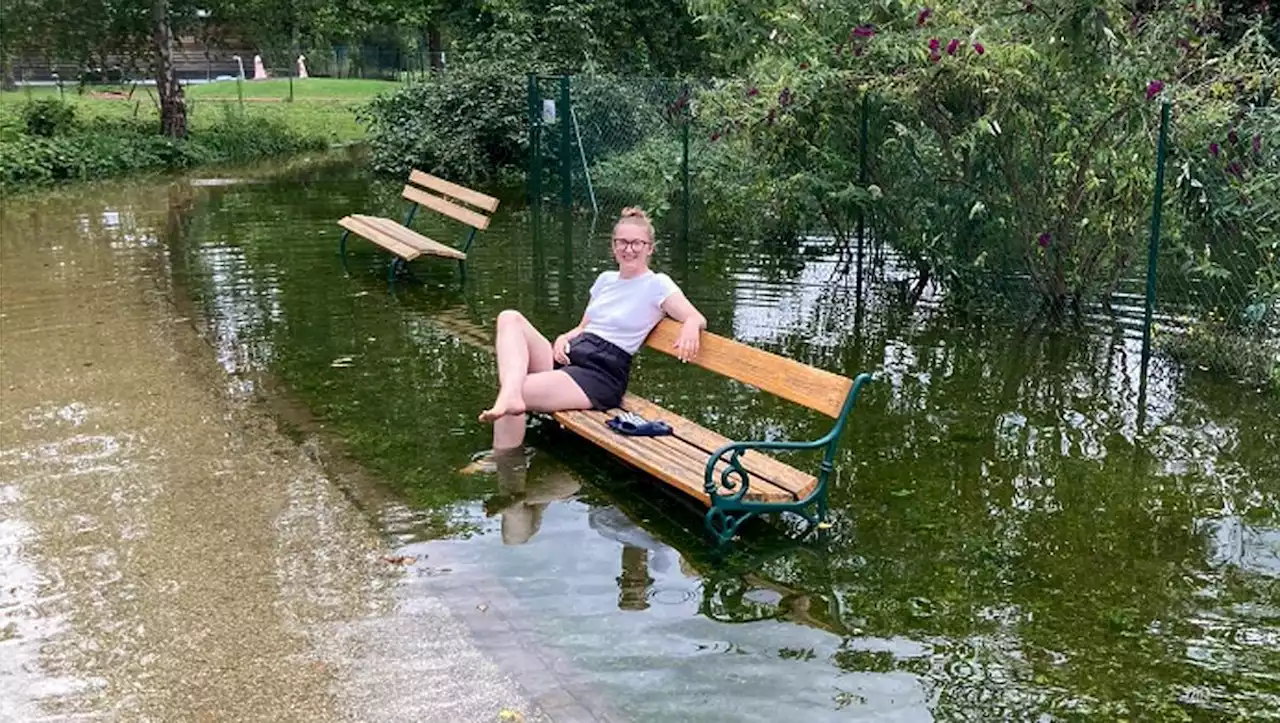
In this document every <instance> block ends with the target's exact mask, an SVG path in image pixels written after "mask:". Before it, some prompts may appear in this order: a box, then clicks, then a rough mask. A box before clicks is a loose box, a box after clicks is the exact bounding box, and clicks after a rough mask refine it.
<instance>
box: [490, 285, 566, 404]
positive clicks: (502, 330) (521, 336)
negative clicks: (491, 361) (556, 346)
mask: <svg viewBox="0 0 1280 723" xmlns="http://www.w3.org/2000/svg"><path fill="white" fill-rule="evenodd" d="M493 346H494V351H495V352H496V353H497V356H498V398H497V399H495V400H494V402H493V406H492V407H490V408H489V409H486V410H484V411H483V412H481V413H480V421H482V422H494V421H498V420H501V419H503V418H505V417H508V416H521V417H522V416H523V415H524V410H525V402H524V396H523V393H522V390H523V389H524V380H525V377H527V376H528V375H529V374H530V373H537V372H545V371H550V370H551V367H552V366H553V361H554V360H553V359H552V356H551V342H549V341H547V338H546V337H544V336H543V335H542V334H540V333H538V330H537V329H535V328H533V325H532V324H530V323H529V320H528V319H525V318H524V315H522V314H521V313H520V312H518V311H512V310H510V309H508V310H506V311H504V312H502V313H501V314H498V329H497V334H496V335H495V340H494V344H493Z"/></svg>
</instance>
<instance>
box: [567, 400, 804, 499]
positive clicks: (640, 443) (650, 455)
mask: <svg viewBox="0 0 1280 723" xmlns="http://www.w3.org/2000/svg"><path fill="white" fill-rule="evenodd" d="M600 414H601V413H599V412H584V411H574V412H557V413H555V414H554V415H552V416H553V418H554V419H555V420H556V421H557V422H559V423H560V424H562V425H564V426H565V428H566V429H569V430H570V431H572V432H574V433H575V434H578V435H580V436H582V437H583V438H585V439H586V440H588V441H590V442H592V443H594V444H597V445H599V446H600V447H602V448H604V449H605V450H606V451H608V452H610V453H612V454H614V455H615V456H617V457H619V458H621V459H622V460H624V461H626V462H628V463H629V464H631V465H633V466H635V467H638V468H639V469H641V470H643V471H645V472H648V473H649V474H651V475H653V476H654V477H657V478H658V479H660V480H662V481H664V482H666V483H668V484H670V485H671V486H673V487H675V488H676V489H678V490H680V491H681V492H683V493H685V494H687V495H689V496H690V497H693V498H694V499H696V500H698V501H700V502H701V503H702V504H704V505H710V504H711V500H710V498H709V497H707V493H706V490H705V489H703V470H704V469H705V465H706V461H705V459H706V458H705V457H704V458H703V461H702V462H699V461H697V460H696V459H695V458H694V457H692V456H689V455H685V454H681V453H680V452H677V451H673V450H672V449H671V448H669V447H667V446H665V445H663V444H655V442H654V440H655V439H660V438H656V437H629V436H627V435H623V434H618V433H617V432H614V431H613V430H611V429H609V428H608V427H606V426H605V425H604V424H603V422H602V421H601V420H600V418H599V415H600ZM747 499H749V500H753V501H760V502H791V501H792V499H793V498H792V496H791V494H790V493H789V492H787V491H786V490H783V489H780V488H778V487H774V486H773V485H771V484H768V483H764V482H763V481H760V483H759V484H752V485H751V487H750V489H749V490H748V492H747Z"/></svg>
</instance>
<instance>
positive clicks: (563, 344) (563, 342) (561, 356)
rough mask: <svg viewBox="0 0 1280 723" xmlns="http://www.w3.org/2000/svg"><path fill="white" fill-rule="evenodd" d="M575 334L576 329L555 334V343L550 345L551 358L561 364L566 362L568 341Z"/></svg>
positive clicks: (567, 359)
mask: <svg viewBox="0 0 1280 723" xmlns="http://www.w3.org/2000/svg"><path fill="white" fill-rule="evenodd" d="M577 335H578V334H577V333H576V331H570V332H565V333H564V334H561V335H560V336H557V337H556V341H555V343H554V344H552V345H551V358H552V359H555V360H556V361H558V362H560V363H561V364H568V363H569V342H570V341H571V340H572V339H573V338H574V337H576V336H577Z"/></svg>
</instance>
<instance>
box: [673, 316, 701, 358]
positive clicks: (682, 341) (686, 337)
mask: <svg viewBox="0 0 1280 723" xmlns="http://www.w3.org/2000/svg"><path fill="white" fill-rule="evenodd" d="M701 332H702V325H701V324H699V323H698V320H697V319H689V320H688V321H686V322H685V323H683V324H681V325H680V335H679V336H677V337H676V343H675V348H676V357H677V358H678V359H679V360H680V361H682V362H688V361H691V360H692V359H693V358H694V357H696V356H698V348H699V338H700V334H701Z"/></svg>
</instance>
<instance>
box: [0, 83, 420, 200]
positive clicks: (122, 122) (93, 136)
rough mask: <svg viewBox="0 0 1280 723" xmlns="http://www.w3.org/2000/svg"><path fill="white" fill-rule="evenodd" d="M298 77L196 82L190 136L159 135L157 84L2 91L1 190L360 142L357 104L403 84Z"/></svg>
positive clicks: (190, 92) (190, 94) (189, 93)
mask: <svg viewBox="0 0 1280 723" xmlns="http://www.w3.org/2000/svg"><path fill="white" fill-rule="evenodd" d="M292 85H293V88H292V95H291V93H290V87H289V86H290V81H289V79H287V78H286V79H275V80H266V81H256V82H255V81H246V82H244V83H242V84H237V83H236V82H235V81H224V82H218V83H207V84H200V85H191V86H188V87H187V88H186V97H187V115H188V127H189V130H190V136H189V137H188V138H187V139H184V140H181V141H174V140H171V139H167V138H164V137H161V136H159V135H158V132H157V131H158V128H159V110H158V108H157V104H156V101H155V91H154V89H153V88H148V87H146V86H136V87H133V88H130V87H128V86H94V87H92V88H86V89H84V92H78V89H77V88H76V87H74V86H71V87H66V88H64V89H63V90H62V91H59V89H58V88H56V87H49V86H45V87H32V88H24V89H20V90H17V91H8V92H4V93H0V189H4V190H6V191H10V190H15V189H21V188H26V187H33V186H41V185H48V184H51V183H59V182H66V181H76V180H96V179H99V178H108V177H113V176H121V175H128V174H133V173H139V172H149V171H150V172H163V171H170V170H179V169H183V168H190V167H194V166H199V165H205V164H211V163H234V162H243V161H250V160H254V159H257V158H263V157H268V156H276V155H287V154H290V153H297V152H301V151H306V150H314V149H317V148H323V147H325V146H328V145H333V144H341V143H350V142H353V141H360V140H363V139H364V128H363V127H362V126H361V125H360V124H359V123H357V122H356V116H355V111H356V109H357V108H358V107H359V106H360V105H361V104H363V103H365V102H367V101H369V100H370V99H372V98H373V97H375V96H376V95H378V94H379V93H382V92H385V91H387V90H389V89H392V88H395V87H396V86H397V85H398V84H396V83H391V82H386V81H370V80H337V79H330V78H308V79H306V80H294V81H293V82H292ZM238 86H239V87H238ZM291 97H292V100H290V98H291ZM33 104H35V105H36V106H38V107H39V109H40V110H39V112H38V113H35V114H33V113H32V111H31V108H32V107H33ZM33 115H35V116H38V117H37V118H36V119H35V120H33Z"/></svg>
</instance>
